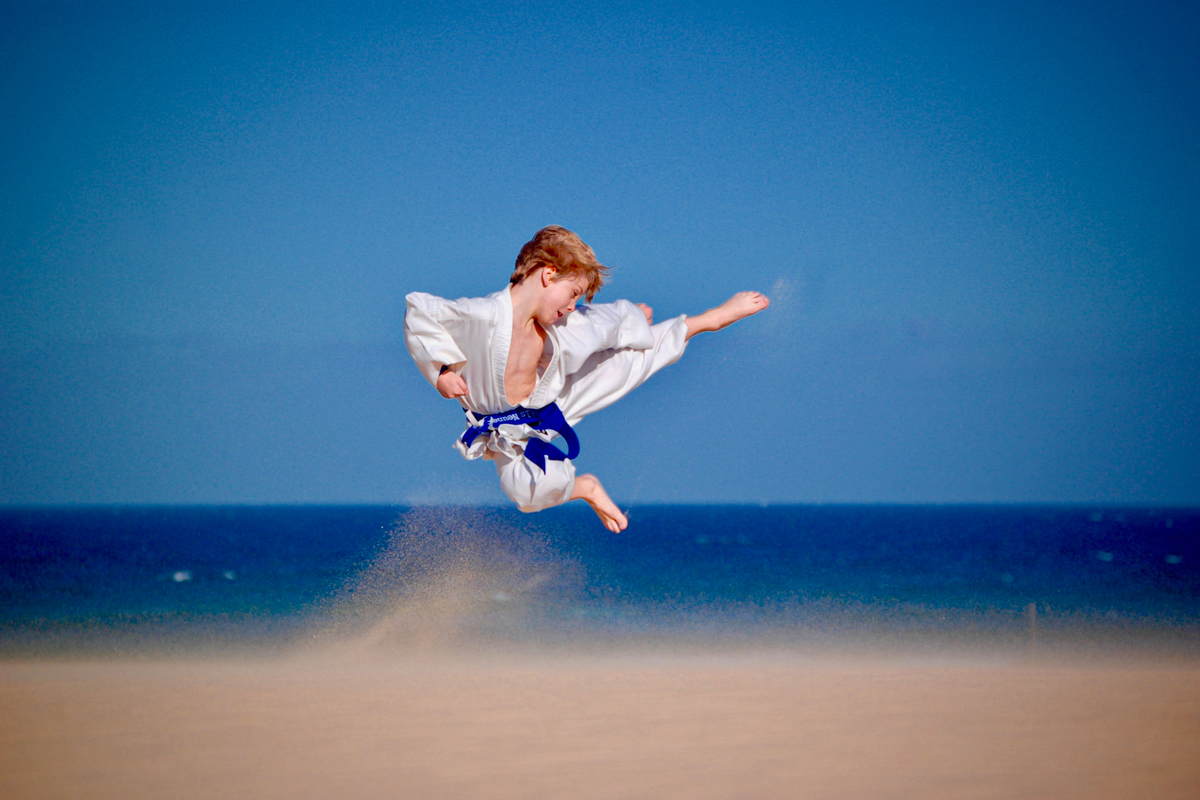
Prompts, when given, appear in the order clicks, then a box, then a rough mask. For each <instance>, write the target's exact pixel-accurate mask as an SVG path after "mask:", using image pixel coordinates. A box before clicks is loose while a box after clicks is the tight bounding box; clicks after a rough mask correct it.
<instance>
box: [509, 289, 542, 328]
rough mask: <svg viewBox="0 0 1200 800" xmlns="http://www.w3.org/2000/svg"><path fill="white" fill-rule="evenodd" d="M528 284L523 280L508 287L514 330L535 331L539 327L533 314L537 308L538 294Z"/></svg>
mask: <svg viewBox="0 0 1200 800" xmlns="http://www.w3.org/2000/svg"><path fill="white" fill-rule="evenodd" d="M530 284H531V281H528V280H525V281H521V282H520V283H518V284H516V285H510V286H509V287H508V294H509V296H510V297H511V298H512V308H513V327H514V328H531V329H537V328H540V327H541V326H540V325H538V322H537V320H536V319H535V318H534V313H533V312H534V310H535V309H536V308H537V302H538V299H539V298H538V294H537V291H536V288H535V287H533V286H531V285H530Z"/></svg>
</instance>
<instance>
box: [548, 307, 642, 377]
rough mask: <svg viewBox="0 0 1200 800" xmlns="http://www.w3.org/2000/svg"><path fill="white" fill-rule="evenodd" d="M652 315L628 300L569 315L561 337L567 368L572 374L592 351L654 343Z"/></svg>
mask: <svg viewBox="0 0 1200 800" xmlns="http://www.w3.org/2000/svg"><path fill="white" fill-rule="evenodd" d="M648 316H649V315H648V314H647V313H646V312H645V311H644V310H642V308H640V307H638V306H636V305H634V304H633V303H631V302H629V301H628V300H617V301H616V302H615V303H592V304H591V305H587V306H583V307H581V308H579V310H577V311H576V312H575V313H574V314H571V315H570V316H569V317H567V323H566V325H564V326H563V327H562V331H561V333H560V334H559V340H560V342H562V344H563V350H564V356H565V361H564V367H565V369H566V373H567V374H568V375H571V374H573V373H574V372H577V371H578V370H579V369H581V368H582V366H583V362H584V361H586V360H587V358H588V356H590V355H591V354H592V353H599V352H601V351H603V350H621V349H624V348H632V349H634V350H645V349H647V348H650V347H653V346H654V333H653V332H652V331H651V330H650V321H649V318H648Z"/></svg>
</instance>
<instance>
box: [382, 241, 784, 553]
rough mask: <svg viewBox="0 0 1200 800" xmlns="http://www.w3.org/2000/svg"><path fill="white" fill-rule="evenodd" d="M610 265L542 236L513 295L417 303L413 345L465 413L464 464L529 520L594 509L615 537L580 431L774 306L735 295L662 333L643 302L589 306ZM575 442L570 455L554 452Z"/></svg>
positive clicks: (616, 523)
mask: <svg viewBox="0 0 1200 800" xmlns="http://www.w3.org/2000/svg"><path fill="white" fill-rule="evenodd" d="M607 275H608V268H607V267H605V266H604V265H603V264H601V263H600V262H599V261H598V260H597V259H596V254H595V253H593V252H592V248H590V247H588V246H587V245H586V244H584V243H583V241H581V240H580V238H579V237H578V236H576V235H575V234H574V233H572V232H571V231H569V230H567V229H566V228H561V227H559V226H557V225H551V226H549V227H546V228H542V229H541V230H540V231H538V232H537V234H536V235H535V236H534V237H533V239H532V240H531V241H529V242H528V243H526V245H525V246H524V247H522V248H521V253H520V255H518V256H517V264H516V269H515V270H514V272H513V274H512V278H510V279H509V285H508V286H507V287H505V288H504V289H502V290H500V291H498V292H496V293H494V294H490V295H488V296H487V297H480V298H462V299H459V300H444V299H442V298H440V297H435V296H433V295H431V294H425V293H423V292H413V293H412V294H410V295H408V297H407V298H405V299H406V300H407V304H408V310H407V313H405V315H404V342H405V344H406V345H407V346H408V352H409V355H411V356H412V358H413V361H415V362H416V363H417V367H418V368H419V369H420V370H421V374H423V375H424V376H425V378H426V380H428V381H429V382H430V383H431V384H433V386H434V387H435V388H436V389H437V390H438V393H439V394H441V395H442V397H446V398H454V399H457V400H458V401H459V403H461V404H462V407H463V410H464V411H465V412H466V415H467V430H466V432H465V433H464V434H463V435H462V436H461V437H459V438H458V440H457V441H456V442H455V443H454V446H455V448H457V449H458V451H459V452H460V453H462V454H463V456H464V457H466V458H470V459H474V458H485V459H491V460H492V461H494V462H495V464H496V471H497V472H498V473H499V475H500V487H501V488H502V489H503V490H504V493H505V494H506V495H508V496H509V497H510V498H512V500H513V502H515V503H516V504H517V506H518V507H519V508H520V509H521V510H522V511H527V512H528V511H541V510H542V509H544V508H549V507H551V506H557V505H561V504H563V503H565V502H567V501H568V500H586V501H587V503H588V505H590V506H591V507H592V510H593V511H595V512H596V515H597V516H599V517H600V521H601V522H603V523H604V527H606V528H608V529H609V530H610V531H612V532H613V533H619V532H620V531H623V530H625V528H626V526H627V525H628V524H629V523H628V520H626V518H625V515H624V514H622V513H621V510H620V509H619V508H617V506H616V504H615V503H613V501H612V500H611V499H610V498H609V496H608V493H607V492H605V491H604V487H603V486H601V485H600V481H599V480H597V479H596V476H595V475H579V476H576V475H575V465H574V464H572V463H571V459H573V458H575V457H576V456H577V455H578V454H579V440H578V438H577V437H576V436H575V432H574V430H573V429H572V427H571V426H573V425H576V424H577V423H578V422H579V421H580V420H581V419H583V418H584V417H586V416H587V415H588V414H591V413H594V412H596V411H599V410H600V409H602V408H605V407H607V406H609V405H611V404H612V403H614V402H616V401H617V400H619V399H621V398H622V397H624V396H625V395H627V394H628V393H629V392H631V391H633V390H634V389H635V388H637V387H638V386H640V385H641V384H642V383H643V382H644V381H645V380H646V379H647V378H649V377H650V376H651V375H653V374H654V373H655V372H658V371H659V370H660V369H662V368H663V367H665V366H667V365H668V364H673V363H675V361H677V360H678V359H679V357H680V356H681V355H683V351H684V350H685V349H686V348H687V342H688V340H689V339H691V338H692V337H693V336H695V335H696V334H697V333H701V332H703V331H715V330H720V329H721V328H724V327H725V326H726V325H729V324H731V323H734V322H737V321H738V320H739V319H742V318H743V317H748V316H750V315H751V314H756V313H758V312H759V311H762V310H763V309H764V308H766V307H767V305H768V304H769V302H770V301H769V300H768V299H767V298H766V296H765V295H762V294H760V293H758V292H738V293H737V294H735V295H734V296H733V297H731V298H729V299H728V300H726V301H725V302H724V303H722V304H721V305H719V306H717V307H716V308H710V309H709V310H708V311H705V312H704V313H703V314H699V315H697V316H694V317H689V316H679V317H676V318H675V319H672V320H670V321H668V322H661V323H659V324H658V325H654V324H653V323H654V314H653V311H652V310H651V308H650V307H649V306H647V305H645V304H644V303H638V304H636V305H635V304H633V303H631V302H629V301H628V300H618V301H617V302H615V303H604V304H595V305H591V304H589V305H586V306H580V307H578V308H577V307H576V303H577V301H579V300H580V299H581V298H583V297H586V298H587V299H588V301H591V299H592V297H594V296H595V294H596V292H598V291H599V290H600V287H601V286H603V285H604V278H605V277H606V276H607ZM556 435H561V436H562V437H563V439H564V440H565V441H566V442H567V446H568V452H567V453H566V455H564V454H563V452H562V451H561V450H559V449H558V448H557V447H554V446H553V445H551V444H549V442H550V440H551V439H553V438H554V437H555V436H556Z"/></svg>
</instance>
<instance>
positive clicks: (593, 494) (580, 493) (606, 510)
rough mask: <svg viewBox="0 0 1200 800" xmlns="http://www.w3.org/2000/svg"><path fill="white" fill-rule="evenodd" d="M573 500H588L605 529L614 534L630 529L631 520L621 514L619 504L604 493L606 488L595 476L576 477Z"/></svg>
mask: <svg viewBox="0 0 1200 800" xmlns="http://www.w3.org/2000/svg"><path fill="white" fill-rule="evenodd" d="M571 499H572V500H586V501H587V504H588V505H589V506H591V507H592V511H595V512H596V516H597V517H599V518H600V521H601V522H603V523H604V527H606V528H608V529H609V530H610V531H612V532H613V533H620V532H621V531H623V530H625V529H626V528H627V527H629V520H627V519H626V518H625V515H624V514H622V513H621V509H619V508H617V504H616V503H614V502H613V501H612V499H611V498H609V496H608V492H606V491H604V487H603V486H601V485H600V481H599V479H597V478H596V476H595V475H576V476H575V491H574V493H573V494H572V495H571Z"/></svg>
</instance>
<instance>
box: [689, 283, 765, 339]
mask: <svg viewBox="0 0 1200 800" xmlns="http://www.w3.org/2000/svg"><path fill="white" fill-rule="evenodd" d="M770 304H771V301H770V300H768V299H767V296H766V295H765V294H762V293H761V292H738V293H737V294H735V295H734V296H733V297H731V298H729V299H728V300H726V301H725V302H724V303H721V305H719V306H717V307H716V308H710V309H709V310H708V311H705V312H704V313H703V314H697V315H696V316H694V317H688V318H687V320H686V322H687V338H689V339H690V338H692V337H693V336H695V335H696V334H697V333H704V332H705V331H719V330H721V328H724V327H725V326H726V325H732V324H733V323H735V322H737V321H738V320H739V319H744V318H746V317H748V316H750V315H751V314H757V313H758V312H759V311H762V310H763V309H764V308H766V307H767V306H769V305H770Z"/></svg>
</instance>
